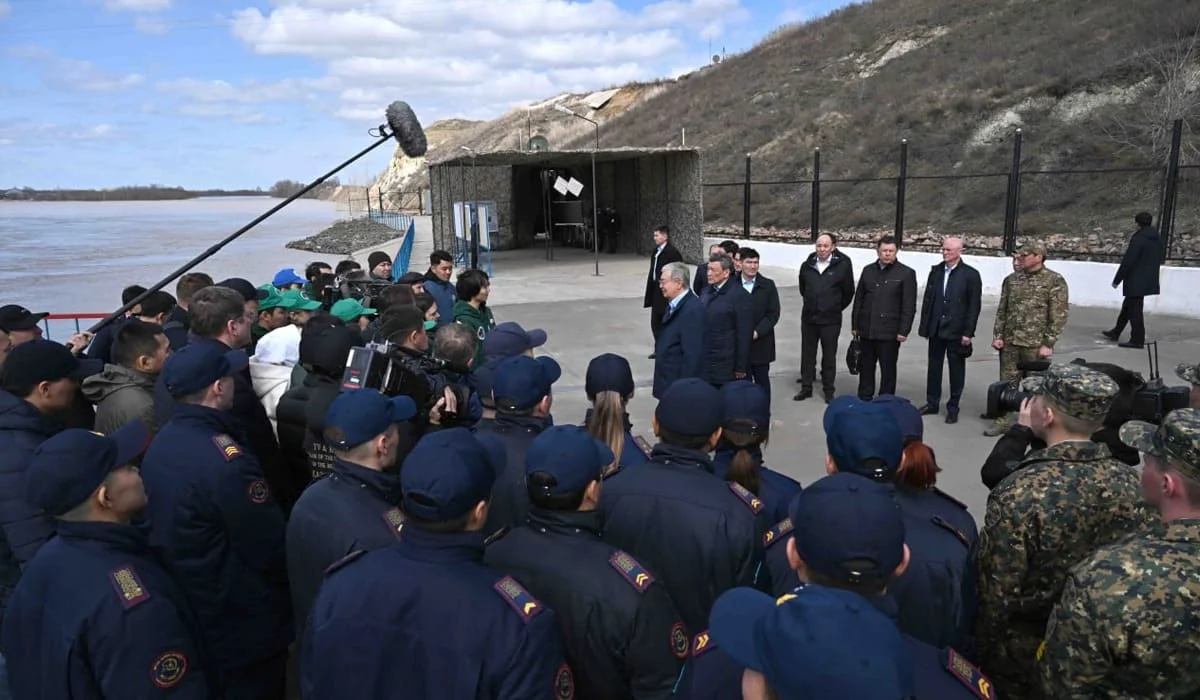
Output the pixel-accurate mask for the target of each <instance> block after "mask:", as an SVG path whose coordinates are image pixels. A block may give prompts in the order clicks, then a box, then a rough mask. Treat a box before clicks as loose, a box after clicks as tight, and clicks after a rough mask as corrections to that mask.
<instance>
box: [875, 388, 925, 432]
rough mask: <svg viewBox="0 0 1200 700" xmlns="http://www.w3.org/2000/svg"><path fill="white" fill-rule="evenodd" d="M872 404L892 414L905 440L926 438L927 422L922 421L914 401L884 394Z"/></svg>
mask: <svg viewBox="0 0 1200 700" xmlns="http://www.w3.org/2000/svg"><path fill="white" fill-rule="evenodd" d="M871 403H873V404H875V405H876V406H883V407H884V408H886V409H887V410H888V411H890V412H891V414H892V417H893V418H895V419H896V423H897V424H898V425H899V426H900V434H901V435H903V436H904V439H905V440H908V439H914V440H920V439H922V438H923V437H925V421H923V420H921V411H920V409H918V408H917V407H916V406H915V405H913V402H912V401H909V400H908V399H906V398H904V397H903V396H896V395H895V394H883V395H881V396H877V397H875V400H874V401H872V402H871Z"/></svg>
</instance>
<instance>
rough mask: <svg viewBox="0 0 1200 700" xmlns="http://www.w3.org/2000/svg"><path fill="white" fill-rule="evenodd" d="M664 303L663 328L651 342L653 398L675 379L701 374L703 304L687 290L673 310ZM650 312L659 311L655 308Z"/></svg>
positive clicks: (658, 397) (661, 393)
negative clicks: (653, 342)
mask: <svg viewBox="0 0 1200 700" xmlns="http://www.w3.org/2000/svg"><path fill="white" fill-rule="evenodd" d="M668 308H669V306H664V307H663V309H662V311H661V313H662V314H663V324H662V330H660V331H659V333H658V341H657V342H656V343H655V344H654V354H655V360H654V385H653V394H654V398H656V399H661V398H662V396H663V394H665V393H667V388H668V387H670V386H671V384H672V383H674V382H675V381H676V380H678V379H683V378H685V377H702V376H704V359H705V352H704V324H705V315H704V305H703V304H702V303H701V302H700V300H699V299H698V298H696V295H695V294H692V293H691V292H686V293H685V294H684V297H683V298H682V299H680V300H679V305H678V306H676V307H675V310H674V311H673V312H668V310H667V309H668ZM653 313H660V311H659V310H658V309H655V310H654V311H653Z"/></svg>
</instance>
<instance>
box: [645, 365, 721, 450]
mask: <svg viewBox="0 0 1200 700" xmlns="http://www.w3.org/2000/svg"><path fill="white" fill-rule="evenodd" d="M722 412H723V411H722V407H721V392H720V391H718V390H717V388H716V387H714V386H713V385H712V384H709V383H708V382H706V381H704V380H703V379H698V378H696V377H687V378H684V379H677V380H675V381H674V382H672V383H671V386H669V387H667V392H666V393H665V394H663V397H662V398H661V399H659V401H658V406H656V407H655V408H654V419H655V420H657V421H658V424H659V426H660V427H662V428H665V429H666V430H669V431H671V432H672V433H675V434H676V435H686V436H688V437H700V436H702V435H712V434H713V433H715V432H716V431H717V428H720V427H721V418H722V417H723V416H722V415H721V414H722Z"/></svg>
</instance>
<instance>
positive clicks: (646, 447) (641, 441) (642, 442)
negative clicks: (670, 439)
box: [633, 435, 654, 458]
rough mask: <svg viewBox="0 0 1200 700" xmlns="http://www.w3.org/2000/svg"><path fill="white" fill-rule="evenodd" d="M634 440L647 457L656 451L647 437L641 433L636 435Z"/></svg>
mask: <svg viewBox="0 0 1200 700" xmlns="http://www.w3.org/2000/svg"><path fill="white" fill-rule="evenodd" d="M633 442H634V444H636V445H637V446H638V449H639V450H641V451H642V454H644V455H646V457H647V458H649V457H650V454H651V453H653V452H654V448H653V447H652V446H651V445H650V443H649V442H648V441H647V440H646V438H644V437H642V436H641V435H634V436H633Z"/></svg>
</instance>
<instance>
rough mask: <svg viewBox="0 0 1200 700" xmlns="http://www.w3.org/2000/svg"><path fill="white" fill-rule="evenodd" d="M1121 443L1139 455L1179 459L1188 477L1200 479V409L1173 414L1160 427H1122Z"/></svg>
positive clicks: (1137, 423) (1139, 424) (1141, 423)
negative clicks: (1136, 451) (1135, 449)
mask: <svg viewBox="0 0 1200 700" xmlns="http://www.w3.org/2000/svg"><path fill="white" fill-rule="evenodd" d="M1121 442H1124V443H1125V444H1126V445H1129V446H1130V447H1135V448H1137V450H1138V451H1139V452H1145V453H1146V454H1148V455H1154V456H1155V457H1158V458H1160V459H1171V460H1175V461H1176V462H1178V463H1179V466H1180V467H1182V469H1181V471H1183V472H1184V473H1185V474H1186V475H1187V476H1189V477H1191V478H1192V479H1196V480H1200V410H1197V409H1194V408H1181V409H1179V410H1177V411H1171V412H1170V413H1168V414H1167V417H1166V418H1164V419H1163V422H1162V425H1157V426H1156V425H1154V424H1153V423H1147V422H1145V421H1140V420H1131V421H1129V422H1128V423H1126V424H1125V425H1122V426H1121Z"/></svg>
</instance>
